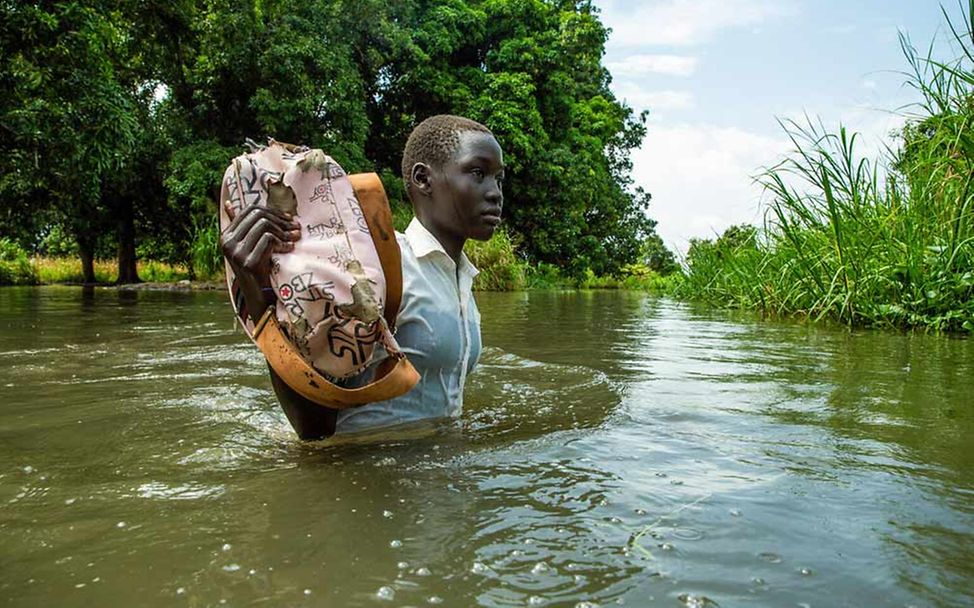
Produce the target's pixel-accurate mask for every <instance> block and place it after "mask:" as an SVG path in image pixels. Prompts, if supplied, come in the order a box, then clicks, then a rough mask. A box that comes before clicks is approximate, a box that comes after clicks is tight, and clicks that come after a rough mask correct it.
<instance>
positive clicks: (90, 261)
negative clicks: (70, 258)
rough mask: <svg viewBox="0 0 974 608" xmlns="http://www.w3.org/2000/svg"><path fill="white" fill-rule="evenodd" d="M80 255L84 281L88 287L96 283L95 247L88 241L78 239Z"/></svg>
mask: <svg viewBox="0 0 974 608" xmlns="http://www.w3.org/2000/svg"><path fill="white" fill-rule="evenodd" d="M78 255H79V256H80V257H81V274H82V281H83V282H84V283H85V284H86V285H88V284H91V283H94V282H95V247H94V243H91V242H89V241H88V240H87V239H78Z"/></svg>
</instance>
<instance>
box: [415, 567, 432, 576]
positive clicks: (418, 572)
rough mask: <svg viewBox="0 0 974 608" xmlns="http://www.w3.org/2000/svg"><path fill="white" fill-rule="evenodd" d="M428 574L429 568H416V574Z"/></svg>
mask: <svg viewBox="0 0 974 608" xmlns="http://www.w3.org/2000/svg"><path fill="white" fill-rule="evenodd" d="M429 575H430V569H429V568H417V570H416V576H429Z"/></svg>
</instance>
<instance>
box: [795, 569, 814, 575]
mask: <svg viewBox="0 0 974 608" xmlns="http://www.w3.org/2000/svg"><path fill="white" fill-rule="evenodd" d="M798 572H800V573H801V574H802V576H811V574H812V569H811V568H801V569H800V570H798Z"/></svg>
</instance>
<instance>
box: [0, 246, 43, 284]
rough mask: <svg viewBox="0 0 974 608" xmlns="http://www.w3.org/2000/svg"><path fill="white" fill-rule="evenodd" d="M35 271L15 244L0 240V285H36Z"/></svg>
mask: <svg viewBox="0 0 974 608" xmlns="http://www.w3.org/2000/svg"><path fill="white" fill-rule="evenodd" d="M37 282H38V279H37V269H36V268H34V265H33V263H31V260H30V258H29V257H28V256H27V252H26V251H24V250H23V249H22V248H21V247H20V246H19V245H18V244H17V243H16V242H14V241H12V240H10V239H7V238H0V285H36V284H37Z"/></svg>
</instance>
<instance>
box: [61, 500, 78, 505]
mask: <svg viewBox="0 0 974 608" xmlns="http://www.w3.org/2000/svg"><path fill="white" fill-rule="evenodd" d="M77 500H78V499H77V498H69V499H67V500H65V501H64V504H66V505H73V504H74V503H75V502H77Z"/></svg>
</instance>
